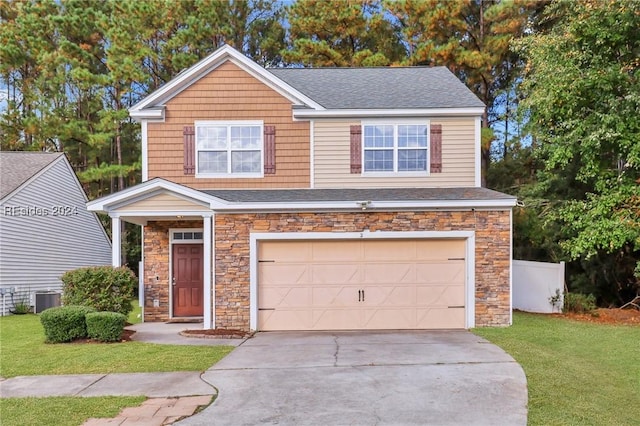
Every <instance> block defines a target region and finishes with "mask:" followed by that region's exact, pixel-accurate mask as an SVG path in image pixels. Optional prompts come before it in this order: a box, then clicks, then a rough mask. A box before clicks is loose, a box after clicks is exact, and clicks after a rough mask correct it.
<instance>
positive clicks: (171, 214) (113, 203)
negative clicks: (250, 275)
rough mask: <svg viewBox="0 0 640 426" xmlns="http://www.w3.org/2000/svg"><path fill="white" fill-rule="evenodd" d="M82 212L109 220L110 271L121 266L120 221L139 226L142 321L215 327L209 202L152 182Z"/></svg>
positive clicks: (202, 196) (167, 184)
mask: <svg viewBox="0 0 640 426" xmlns="http://www.w3.org/2000/svg"><path fill="white" fill-rule="evenodd" d="M87 207H88V209H89V210H93V211H102V212H105V213H107V214H108V215H109V217H110V218H111V232H112V265H113V266H115V267H118V266H121V254H122V253H121V247H122V233H121V229H122V222H129V223H133V224H137V225H140V226H141V227H142V240H143V246H142V263H143V268H142V271H141V272H142V277H141V285H140V288H139V291H140V300H142V301H143V306H142V312H143V321H145V322H157V321H161V322H166V321H170V320H175V319H180V318H182V319H201V320H202V325H201V327H202V328H204V329H210V328H215V319H214V318H215V315H214V310H213V303H212V300H213V299H212V297H213V292H214V290H213V274H212V270H213V257H212V246H213V243H212V241H213V217H214V215H213V211H212V209H211V205H210V197H208V196H206V195H205V194H203V193H201V192H199V191H196V190H193V189H190V188H186V187H183V186H181V185H177V184H174V183H171V182H167V181H165V180H162V179H154V180H152V181H148V182H145V183H143V184H140V185H138V186H135V187H132V188H129V189H127V190H124V191H121V192H119V193H117V194H113V195H112V196H109V197H105V198H102V199H99V200H95V201H93V202H90V203H88V204H87ZM186 252H189V253H186Z"/></svg>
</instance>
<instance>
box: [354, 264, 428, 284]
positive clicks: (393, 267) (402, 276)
mask: <svg viewBox="0 0 640 426" xmlns="http://www.w3.org/2000/svg"><path fill="white" fill-rule="evenodd" d="M363 268H364V271H363V272H364V281H363V282H364V283H367V284H395V283H412V282H415V281H416V267H415V265H414V264H408V263H396V262H394V263H391V262H380V263H368V262H367V263H366V264H365V265H363Z"/></svg>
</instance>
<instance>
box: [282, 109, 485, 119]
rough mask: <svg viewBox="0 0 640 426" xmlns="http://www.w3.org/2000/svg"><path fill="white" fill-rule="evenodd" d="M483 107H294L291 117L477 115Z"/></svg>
mask: <svg viewBox="0 0 640 426" xmlns="http://www.w3.org/2000/svg"><path fill="white" fill-rule="evenodd" d="M483 111H484V108H480V107H470V108H420V109H418V108H416V109H407V108H405V109H325V110H321V111H318V110H313V109H295V108H294V110H293V117H294V118H298V119H309V118H364V117H478V116H481V115H482V112H483Z"/></svg>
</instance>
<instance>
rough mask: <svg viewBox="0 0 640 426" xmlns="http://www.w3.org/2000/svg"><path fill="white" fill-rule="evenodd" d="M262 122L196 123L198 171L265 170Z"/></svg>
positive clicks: (207, 172) (233, 173) (210, 172)
mask: <svg viewBox="0 0 640 426" xmlns="http://www.w3.org/2000/svg"><path fill="white" fill-rule="evenodd" d="M262 146H263V143H262V125H261V124H217V123H216V124H213V123H212V124H207V123H202V124H198V123H196V150H197V154H196V155H197V160H198V161H197V170H196V173H197V174H205V175H206V174H212V175H236V174H240V175H242V174H253V175H255V174H260V173H262Z"/></svg>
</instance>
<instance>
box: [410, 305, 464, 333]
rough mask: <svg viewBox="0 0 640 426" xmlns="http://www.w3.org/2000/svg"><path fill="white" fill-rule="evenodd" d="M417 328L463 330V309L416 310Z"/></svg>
mask: <svg viewBox="0 0 640 426" xmlns="http://www.w3.org/2000/svg"><path fill="white" fill-rule="evenodd" d="M416 313H417V326H418V327H417V328H433V329H440V328H464V326H465V321H464V308H441V309H438V308H425V309H417V310H416Z"/></svg>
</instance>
